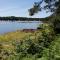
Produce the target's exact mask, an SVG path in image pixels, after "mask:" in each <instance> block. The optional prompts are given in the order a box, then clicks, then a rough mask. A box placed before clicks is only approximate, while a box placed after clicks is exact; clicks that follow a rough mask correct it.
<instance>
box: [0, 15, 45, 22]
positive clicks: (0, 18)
mask: <svg viewBox="0 0 60 60" xmlns="http://www.w3.org/2000/svg"><path fill="white" fill-rule="evenodd" d="M41 20H45V19H44V18H28V17H15V16H10V17H0V21H41Z"/></svg>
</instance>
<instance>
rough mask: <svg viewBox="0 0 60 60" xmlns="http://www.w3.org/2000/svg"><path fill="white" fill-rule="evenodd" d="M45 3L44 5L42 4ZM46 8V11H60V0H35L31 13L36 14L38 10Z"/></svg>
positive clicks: (56, 12)
mask: <svg viewBox="0 0 60 60" xmlns="http://www.w3.org/2000/svg"><path fill="white" fill-rule="evenodd" d="M43 4H44V6H42V5H43ZM43 9H44V10H46V12H49V11H50V12H54V13H55V14H59V13H60V0H40V1H39V2H34V4H33V7H32V8H30V9H29V15H31V16H32V15H34V14H35V13H37V12H38V11H42V10H43Z"/></svg>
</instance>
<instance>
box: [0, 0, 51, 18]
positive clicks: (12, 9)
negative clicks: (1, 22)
mask: <svg viewBox="0 0 60 60" xmlns="http://www.w3.org/2000/svg"><path fill="white" fill-rule="evenodd" d="M35 1H39V0H0V16H20V17H36V18H42V17H47V16H49V15H50V14H51V13H45V11H42V12H39V13H37V14H35V15H34V16H29V13H28V9H29V8H31V7H32V6H33V3H34V2H35Z"/></svg>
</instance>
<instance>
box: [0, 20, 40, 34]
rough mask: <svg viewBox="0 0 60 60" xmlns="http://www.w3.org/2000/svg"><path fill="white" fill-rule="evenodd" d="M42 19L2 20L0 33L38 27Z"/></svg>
mask: <svg viewBox="0 0 60 60" xmlns="http://www.w3.org/2000/svg"><path fill="white" fill-rule="evenodd" d="M40 23H41V22H40V21H29V22H28V21H14V22H12V21H0V34H3V33H7V32H12V31H16V30H22V29H36V28H37V27H38V26H39V24H40Z"/></svg>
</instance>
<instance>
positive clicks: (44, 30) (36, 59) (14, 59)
mask: <svg viewBox="0 0 60 60" xmlns="http://www.w3.org/2000/svg"><path fill="white" fill-rule="evenodd" d="M43 1H44V2H45V3H47V5H46V6H44V7H45V8H48V9H49V10H50V11H51V9H52V6H54V7H53V9H52V10H53V11H55V9H54V8H55V7H56V8H57V9H56V11H55V12H54V14H53V15H52V16H50V17H48V18H45V19H46V21H47V22H45V21H44V23H43V24H41V25H40V26H39V27H38V28H37V31H35V32H33V33H31V32H29V33H26V32H22V31H16V32H11V33H7V34H4V35H0V60H60V32H59V31H60V18H59V14H57V12H59V11H60V10H59V9H60V8H59V7H60V0H42V1H41V2H40V3H35V5H34V6H33V8H32V9H31V10H30V13H31V12H32V13H31V15H33V14H34V13H36V12H37V11H39V7H40V4H41V3H42V2H43ZM53 2H55V3H53ZM57 3H58V4H57ZM37 5H38V6H37ZM37 7H38V8H37ZM40 9H41V8H40ZM4 19H5V18H4ZM1 20H2V19H1ZM13 20H14V19H13ZM17 20H18V19H17Z"/></svg>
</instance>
